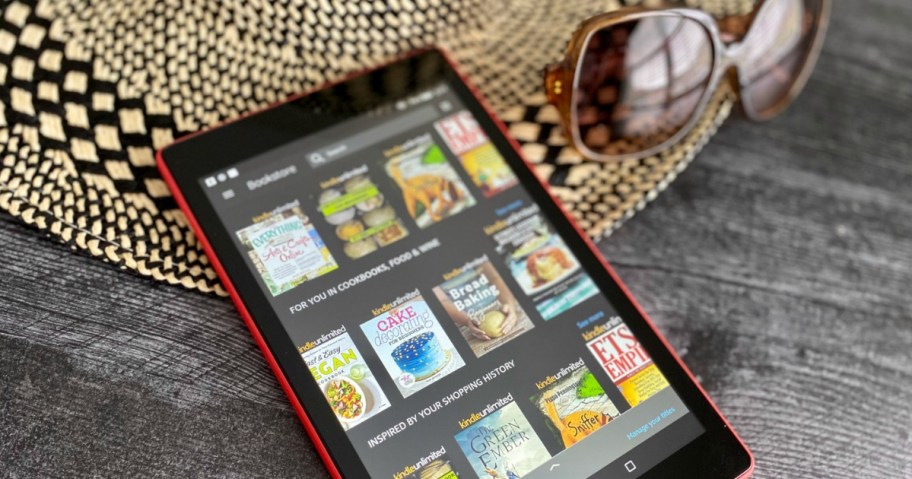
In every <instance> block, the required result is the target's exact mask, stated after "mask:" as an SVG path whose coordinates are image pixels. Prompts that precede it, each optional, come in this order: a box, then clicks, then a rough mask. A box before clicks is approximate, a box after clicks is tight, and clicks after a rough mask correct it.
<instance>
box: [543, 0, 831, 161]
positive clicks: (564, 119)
mask: <svg viewBox="0 0 912 479" xmlns="http://www.w3.org/2000/svg"><path fill="white" fill-rule="evenodd" d="M800 1H804V0H800ZM818 1H819V2H820V10H819V12H818V14H817V17H816V18H815V22H816V25H814V28H815V31H814V33H813V35H814V37H813V38H812V39H811V43H810V46H809V48H807V51H806V52H805V57H804V63H803V64H802V66H801V70H800V71H799V72H798V74H797V76H796V77H795V79H794V81H793V82H792V85H791V87H790V88H789V91H788V93H787V94H786V95H785V96H784V97H783V98H782V99H781V100H779V101H778V102H777V103H776V104H775V105H773V106H772V107H771V108H768V109H767V110H766V111H764V112H763V113H761V112H758V111H757V110H756V109H755V108H754V107H753V105H752V103H751V98H750V95H743V94H741V91H742V88H743V87H744V83H743V81H742V72H741V65H742V64H743V62H744V60H745V56H746V54H747V51H748V50H747V48H746V47H745V45H747V44H748V42H750V41H751V38H752V36H753V35H754V34H755V30H754V29H753V25H754V21H755V20H756V18H757V17H758V16H759V15H760V14H761V13H762V12H763V9H764V8H770V7H769V5H770V4H772V1H771V0H760V1H759V2H758V5H757V6H756V7H755V8H754V9H753V11H752V12H751V13H750V14H749V16H748V18H747V22H746V25H747V29H746V32H745V34H744V35H743V37H742V38H740V39H738V40H737V41H735V42H731V43H728V44H726V43H725V42H723V40H722V35H723V32H722V31H721V30H720V28H719V24H718V22H717V20H716V19H714V18H713V17H712V16H710V15H709V14H708V13H706V12H704V11H702V10H698V9H694V8H669V7H659V8H651V7H642V6H637V7H625V8H622V9H618V10H615V11H612V12H608V13H603V14H600V15H596V16H595V17H592V18H590V19H588V20H586V21H584V22H583V23H582V24H580V26H579V27H578V28H577V30H576V31H575V32H574V33H573V36H572V37H571V40H570V42H569V43H568V45H567V50H566V53H565V55H564V58H563V60H561V61H559V62H557V63H554V64H552V65H549V66H548V67H546V69H545V75H544V76H545V92H546V94H547V97H548V101H549V102H550V103H551V104H552V105H554V107H555V108H557V110H558V114H559V116H560V119H561V124H562V126H563V129H564V135H565V138H569V139H570V140H571V141H572V142H573V145H574V146H575V147H576V148H577V150H578V151H579V152H580V153H582V154H583V156H585V157H586V158H589V159H592V160H595V161H603V162H610V161H622V160H628V159H641V158H646V157H649V156H653V155H655V154H656V153H659V152H661V151H663V150H665V149H667V148H668V145H671V144H674V143H677V142H678V141H680V140H681V138H683V137H684V136H686V135H687V134H688V133H690V132H691V131H692V130H693V129H694V126H695V125H696V124H697V122H698V121H699V120H700V118H701V117H702V116H703V113H704V112H705V111H706V106H707V104H708V103H709V101H710V99H711V98H712V96H713V94H714V93H715V92H716V90H717V89H718V88H719V85H720V83H721V82H722V80H723V79H725V80H727V81H729V82H730V83H731V85H732V87H733V89H734V90H735V91H737V92H738V97H739V104H740V105H741V111H742V112H743V113H744V115H745V116H746V117H747V118H748V119H750V120H752V121H765V120H769V119H771V118H773V117H775V116H777V115H779V114H780V113H782V112H783V111H785V109H786V108H787V107H788V106H789V105H791V103H792V102H793V101H794V100H795V98H796V97H797V96H798V95H799V94H800V93H801V90H802V89H803V88H804V86H805V85H806V84H807V81H808V78H809V77H810V75H811V72H812V71H813V70H814V66H815V64H816V63H817V59H818V58H819V57H820V50H821V48H822V47H823V40H824V38H825V37H826V31H827V27H828V25H829V18H830V11H831V10H832V3H831V0H818ZM656 16H677V17H681V18H684V19H689V20H693V21H696V22H697V23H698V24H700V25H701V26H702V27H703V28H704V30H706V33H707V36H708V37H709V40H710V43H711V46H712V50H713V54H712V56H713V61H712V65H711V66H710V67H711V69H712V70H711V72H710V79H709V82H708V83H707V84H706V88H705V89H704V91H703V93H702V97H701V98H700V100H699V102H697V107H696V108H695V109H694V112H693V113H692V114H691V118H690V119H689V120H688V121H687V123H685V124H684V126H682V127H681V128H680V129H679V130H678V131H677V132H676V133H675V134H674V135H672V136H671V137H669V138H668V139H667V140H665V141H664V142H662V143H659V144H657V145H655V146H653V147H651V148H648V149H645V150H642V151H638V152H632V153H625V154H620V155H605V154H601V153H596V152H594V151H592V150H591V149H590V148H588V147H587V146H586V145H585V143H584V142H583V141H582V138H580V130H579V127H578V125H577V124H576V118H577V115H576V108H577V105H576V102H575V101H574V100H575V99H574V96H575V91H576V86H577V80H578V73H579V72H580V71H581V64H582V61H583V53H584V50H585V48H586V46H587V45H588V44H589V40H590V38H591V37H592V35H593V34H594V33H595V32H598V31H600V30H602V29H605V28H610V27H612V26H614V25H618V24H622V23H626V22H630V21H635V20H640V19H643V18H650V17H656Z"/></svg>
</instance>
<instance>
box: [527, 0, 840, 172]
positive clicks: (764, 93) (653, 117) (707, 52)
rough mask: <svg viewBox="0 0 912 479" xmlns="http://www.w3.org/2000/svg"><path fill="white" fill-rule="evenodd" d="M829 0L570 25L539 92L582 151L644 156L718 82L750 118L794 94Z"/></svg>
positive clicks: (819, 39)
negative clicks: (725, 13)
mask: <svg viewBox="0 0 912 479" xmlns="http://www.w3.org/2000/svg"><path fill="white" fill-rule="evenodd" d="M830 9H831V2H830V0H761V1H760V2H758V5H757V6H756V7H755V8H754V10H753V12H751V13H750V14H748V15H744V16H740V17H739V16H733V17H727V18H724V19H721V20H719V21H718V22H717V21H716V20H714V19H713V18H712V17H710V16H709V15H708V14H707V13H705V12H702V11H700V10H696V9H690V8H663V9H650V8H645V7H634V8H626V9H621V10H618V11H614V12H611V13H607V14H603V15H599V16H596V17H593V18H591V19H589V20H587V21H585V22H583V24H582V25H581V26H580V27H579V29H577V31H576V32H575V33H574V34H573V38H572V40H571V41H570V44H569V45H568V47H567V53H566V56H565V58H564V59H563V61H561V62H559V63H556V64H554V65H551V66H549V67H548V68H547V70H546V72H545V91H546V92H547V94H548V99H549V101H550V102H551V103H552V104H553V105H554V106H555V107H556V108H557V110H558V112H559V113H560V117H561V120H562V123H563V126H564V130H565V134H566V136H567V138H569V139H570V140H571V141H572V142H573V144H574V146H576V148H577V149H578V150H579V151H580V153H582V154H583V155H584V156H586V157H588V158H590V159H593V160H598V161H616V160H625V159H631V158H633V159H637V158H645V157H647V156H651V155H653V154H655V153H657V152H660V151H662V150H663V149H665V148H667V147H668V146H669V145H670V144H673V143H675V142H677V141H678V140H680V139H681V138H682V137H683V136H684V135H686V134H687V133H688V132H689V131H690V130H691V129H693V127H694V126H695V125H696V123H697V121H698V120H699V118H700V116H701V114H702V113H703V111H704V109H705V108H706V105H707V103H708V102H709V100H710V97H711V96H712V94H713V92H714V91H715V90H716V88H717V87H718V86H719V84H720V82H722V81H723V80H724V81H729V82H731V83H732V85H733V86H734V87H735V90H736V91H738V92H739V97H740V104H741V109H742V110H743V112H744V114H745V115H746V116H747V117H748V118H749V119H751V120H754V121H763V120H768V119H770V118H772V117H774V116H776V115H778V114H779V113H781V112H782V111H783V110H785V108H786V107H787V106H788V105H789V104H791V103H792V101H793V100H794V99H795V97H796V96H798V93H799V92H800V91H801V89H802V88H803V87H804V85H805V83H807V79H808V76H810V73H811V71H812V70H813V69H814V64H815V63H816V61H817V57H818V56H819V54H820V48H821V46H822V44H823V39H824V36H825V35H826V27H827V22H828V19H829V14H830Z"/></svg>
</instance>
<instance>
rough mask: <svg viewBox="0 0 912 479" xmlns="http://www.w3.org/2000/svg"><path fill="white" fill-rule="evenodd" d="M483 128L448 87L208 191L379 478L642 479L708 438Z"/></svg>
mask: <svg viewBox="0 0 912 479" xmlns="http://www.w3.org/2000/svg"><path fill="white" fill-rule="evenodd" d="M314 108H318V106H317V107H314ZM473 111H476V112H477V111H478V109H477V107H476V108H474V109H470V108H469V105H468V104H467V100H464V97H460V96H459V95H457V94H455V92H454V91H453V88H452V86H451V85H449V84H448V83H447V82H446V81H441V82H439V83H437V84H432V85H427V86H425V87H423V88H421V89H418V90H416V91H413V92H410V93H409V94H408V95H404V96H402V97H400V98H399V99H398V100H396V101H393V102H386V103H382V102H381V103H380V104H379V105H378V106H377V107H376V108H373V109H371V110H369V111H364V112H361V113H359V114H358V115H356V116H354V117H351V118H348V119H346V120H344V121H341V122H338V123H335V124H333V125H331V126H329V127H327V128H323V129H321V130H320V131H319V132H317V133H315V134H310V135H303V136H301V137H300V138H298V139H296V140H294V141H291V142H287V143H284V144H282V145H280V146H278V147H275V148H271V149H269V150H268V151H263V152H260V153H259V154H257V155H255V156H253V157H251V158H249V159H247V160H244V161H240V162H237V163H235V164H233V165H231V166H230V167H227V168H223V169H221V170H220V171H217V172H214V173H211V174H207V175H205V176H202V177H200V178H199V179H198V182H199V186H200V188H202V189H203V191H204V192H205V196H206V197H207V199H208V201H209V202H210V203H211V205H212V207H213V209H214V211H215V212H216V215H217V218H218V221H219V222H220V223H221V224H222V225H223V226H224V230H225V231H227V232H228V236H229V238H225V239H223V240H227V241H230V243H231V244H233V247H234V248H235V250H236V251H237V252H239V253H240V254H241V255H242V257H243V260H244V263H245V264H246V268H247V269H248V271H249V272H250V273H251V274H250V276H251V277H252V278H255V281H256V283H257V286H258V288H259V291H260V293H261V295H262V297H263V298H265V299H266V301H268V304H269V305H270V307H271V308H272V310H273V312H274V314H275V316H277V317H278V319H279V322H280V323H281V325H282V328H283V329H284V332H285V333H286V334H287V336H288V337H289V338H290V340H291V341H292V342H293V343H294V345H295V346H296V347H297V354H298V355H299V356H300V358H299V360H300V361H301V362H302V363H303V364H304V365H306V369H307V370H308V371H309V372H310V375H311V377H310V378H308V380H310V381H313V382H314V383H315V384H316V385H317V387H318V388H319V391H320V392H321V393H322V395H323V397H324V398H325V403H326V405H327V406H328V410H331V414H333V415H334V416H335V419H336V421H337V423H338V428H339V429H341V430H342V431H344V437H346V438H347V439H348V440H349V441H350V442H351V446H352V447H353V449H354V450H355V451H356V452H357V454H358V456H359V458H360V459H361V460H362V461H363V463H364V466H365V467H366V469H367V470H368V471H370V473H371V474H372V475H373V476H374V477H381V478H394V479H402V478H422V479H427V478H434V479H437V478H455V477H479V478H516V477H542V478H545V477H589V476H593V475H596V474H599V475H612V474H614V475H620V476H621V477H636V476H637V475H639V474H640V473H642V472H643V471H645V470H647V469H648V468H649V466H650V465H654V464H657V463H659V462H661V461H662V459H664V458H665V457H668V456H669V455H671V454H672V453H673V452H674V451H676V450H678V449H680V448H681V447H682V446H684V445H685V444H687V443H688V442H690V441H692V440H693V439H694V438H696V437H697V436H699V435H700V434H701V433H702V432H703V431H704V429H703V427H702V426H701V423H700V421H698V420H697V419H696V417H695V415H694V414H692V413H691V412H690V411H689V410H688V408H687V407H686V405H685V403H684V401H682V399H681V397H680V396H679V395H678V394H677V393H676V392H675V390H674V388H672V387H670V386H669V381H668V380H667V378H666V375H665V374H663V371H662V370H661V369H660V368H659V367H658V366H657V365H656V364H655V363H654V362H653V360H652V358H651V357H650V354H649V353H648V352H647V350H646V348H644V347H643V345H642V344H641V343H640V341H639V340H638V338H637V336H635V335H634V334H633V333H632V331H631V329H630V328H629V327H628V324H627V323H626V322H625V318H623V317H621V316H620V315H619V314H618V312H617V311H616V310H615V308H614V307H613V306H612V304H611V302H610V301H609V300H608V299H607V297H606V296H605V295H604V294H603V293H602V292H601V291H600V289H599V287H598V286H597V284H596V282H595V281H593V274H594V273H593V270H592V269H591V267H589V266H587V262H586V261H583V259H581V254H580V253H579V252H577V253H574V251H573V249H572V248H571V247H570V246H568V242H569V239H568V237H567V236H566V235H562V234H560V233H559V232H558V229H556V228H555V225H554V224H553V222H552V221H550V220H549V219H548V216H547V215H546V214H545V212H544V211H543V208H542V206H541V205H539V204H538V203H537V202H536V201H535V200H534V199H533V195H531V194H530V191H529V189H528V188H527V187H526V186H524V185H523V183H522V182H521V181H520V179H519V176H518V174H517V171H516V170H515V169H514V168H513V167H511V166H510V163H509V162H508V161H506V159H505V156H506V155H507V154H508V152H506V151H504V149H503V148H501V147H498V146H497V145H496V144H495V143H494V142H492V140H491V137H492V136H493V135H494V134H495V132H492V131H490V130H486V128H484V127H482V122H481V121H480V120H481V119H480V118H479V117H478V115H477V114H476V113H473ZM509 153H510V154H515V153H512V152H509ZM588 263H591V261H589V262H588Z"/></svg>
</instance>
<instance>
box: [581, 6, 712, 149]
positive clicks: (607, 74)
mask: <svg viewBox="0 0 912 479" xmlns="http://www.w3.org/2000/svg"><path fill="white" fill-rule="evenodd" d="M713 65H714V60H713V45H712V41H711V39H710V36H709V32H707V31H706V29H705V28H704V27H703V26H702V25H701V24H700V23H699V22H697V21H696V20H693V19H690V18H687V17H684V16H681V15H677V14H656V15H650V16H646V17H642V18H639V19H636V20H631V21H628V22H623V23H619V24H615V25H611V26H610V27H606V28H604V29H601V30H597V31H595V32H594V33H593V34H592V35H590V37H589V39H588V42H587V44H586V45H585V47H584V49H583V56H582V59H581V61H580V65H579V68H578V69H577V72H578V73H577V78H576V79H575V88H574V91H573V122H572V127H573V128H575V130H576V131H575V134H578V135H579V136H578V144H580V145H582V146H583V147H584V148H586V149H588V150H590V151H589V152H584V153H588V154H590V155H593V154H594V155H597V156H602V157H612V156H619V155H630V154H638V153H642V152H644V151H646V150H649V149H651V148H654V147H657V146H660V145H662V144H664V143H665V142H667V141H669V140H670V139H671V138H672V137H673V136H674V135H675V134H677V133H678V132H680V131H681V130H682V129H683V128H684V127H685V126H686V125H688V122H689V120H690V119H691V118H692V117H693V115H694V113H695V112H696V110H697V108H698V107H699V105H700V101H701V99H702V98H703V96H704V95H705V94H706V90H707V87H708V85H709V82H710V79H711V77H712V73H713V72H712V70H713Z"/></svg>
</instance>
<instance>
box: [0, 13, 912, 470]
mask: <svg viewBox="0 0 912 479" xmlns="http://www.w3.org/2000/svg"><path fill="white" fill-rule="evenodd" d="M910 21H912V5H910V4H909V3H908V2H904V1H902V0H876V1H870V2H852V1H847V2H838V3H837V5H836V8H835V12H834V19H833V25H832V27H831V34H830V37H829V41H828V43H827V46H826V49H825V51H824V55H823V57H822V59H821V62H820V64H819V67H818V71H817V72H816V73H815V75H814V76H813V77H812V79H811V82H810V84H809V86H808V91H807V92H806V94H804V95H803V96H802V97H801V98H800V99H799V101H798V103H797V104H796V105H795V106H794V108H793V109H792V110H790V111H789V112H788V113H787V114H786V115H784V116H783V117H781V118H779V119H777V120H775V121H773V122H771V123H767V124H763V125H755V124H749V123H746V122H744V121H739V120H737V119H733V120H732V121H730V122H729V123H728V124H727V125H726V126H725V127H724V128H723V129H722V131H721V132H720V133H719V134H718V135H717V136H716V137H714V139H713V141H712V142H711V143H710V145H709V146H707V148H706V149H705V150H704V152H703V153H702V154H701V155H700V156H699V157H698V159H697V160H696V161H695V163H694V164H693V165H692V166H691V167H690V168H689V169H688V170H687V171H686V172H685V173H684V174H683V175H681V177H680V178H679V179H678V180H677V181H676V182H675V183H674V184H673V185H672V186H671V187H670V188H669V189H668V190H667V191H666V192H665V193H663V194H662V195H661V196H660V197H659V198H658V200H656V202H655V203H654V204H653V205H651V206H650V207H649V208H647V210H646V211H644V212H643V213H641V214H640V215H638V216H637V217H636V218H634V219H633V220H631V221H630V222H629V223H628V224H626V225H625V226H624V227H623V228H621V229H620V230H619V231H618V232H617V233H615V235H614V236H613V237H612V238H610V239H609V240H606V241H603V242H601V244H600V248H601V250H602V251H603V253H604V254H605V255H606V257H607V258H608V259H609V260H610V261H612V262H613V263H614V265H615V266H616V268H617V269H618V271H619V273H620V274H621V276H622V277H623V278H624V279H625V280H626V281H627V283H628V285H629V286H630V288H631V290H632V291H633V293H634V294H635V295H636V296H637V298H638V299H639V300H640V302H641V303H642V304H643V306H644V308H645V309H646V310H647V311H648V312H649V313H650V314H651V315H652V316H653V319H655V321H656V322H657V323H658V325H659V327H660V329H661V330H662V331H664V332H665V333H666V334H667V335H668V336H669V339H670V341H671V342H672V344H673V345H674V346H675V347H677V348H678V349H679V351H680V352H681V353H682V355H683V357H684V359H685V361H686V362H687V363H688V364H689V365H690V366H691V368H692V369H693V370H694V372H695V373H696V374H697V375H698V376H699V378H700V380H701V382H702V383H703V384H704V386H706V387H707V389H708V391H709V393H710V394H711V395H712V396H713V397H714V398H715V399H716V400H717V401H718V403H719V405H720V407H721V409H722V410H723V412H725V413H726V415H727V416H728V417H729V419H730V420H731V422H732V423H733V425H734V427H735V428H736V429H737V430H738V431H739V432H740V433H741V434H742V436H743V437H744V438H745V440H746V441H747V442H748V444H749V445H750V446H751V447H752V449H753V451H754V452H755V454H756V456H757V463H758V471H757V474H756V477H761V478H765V477H771V478H780V477H808V478H818V477H827V478H859V477H860V478H882V477H887V478H894V477H895V478H907V477H912V438H910V435H912V305H910V300H909V285H910V284H912V220H910V218H912V188H910V186H909V185H910V184H912V128H910V126H912V122H910V111H912V62H909V61H908V59H909V58H910V55H909V52H910V51H912V34H910V33H909V32H910V31H909V29H908V24H909V22H910ZM0 244H3V246H4V247H3V248H0V464H2V465H3V468H2V471H4V472H5V474H6V475H9V476H11V477H98V476H102V477H113V476H128V475H136V476H143V477H146V476H151V477H174V476H185V477H197V476H218V477H226V476H228V477H325V472H324V471H323V469H322V466H321V465H320V463H319V460H318V458H317V456H316V454H315V452H314V450H313V447H312V445H311V444H310V443H309V441H308V440H307V438H306V436H305V435H304V433H303V430H302V429H301V427H300V426H299V425H298V423H297V420H296V418H295V417H294V415H293V413H292V411H291V409H290V407H289V406H288V405H287V403H286V400H285V399H284V397H283V396H282V393H281V391H280V390H279V388H278V387H277V385H276V382H275V380H274V379H273V378H272V376H271V374H270V372H269V371H268V368H267V367H266V365H265V363H264V361H263V360H262V358H261V357H260V354H259V352H258V351H257V350H256V347H255V346H254V344H253V342H252V340H251V339H250V338H249V335H248V333H247V332H246V330H245V329H244V327H243V325H242V324H241V322H240V321H239V319H238V318H237V315H236V313H235V312H234V310H233V308H232V306H231V305H230V303H229V302H228V301H225V300H222V299H218V298H213V297H207V296H203V295H199V294H196V293H191V292H187V291H184V290H182V289H180V288H176V287H170V286H164V285H159V284H155V283H153V282H151V281H149V280H146V279H144V278H139V277H136V276H134V275H132V274H129V273H126V272H122V271H118V270H116V268H114V267H112V266H110V265H106V264H102V263H99V262H97V261H95V260H92V259H90V258H87V257H84V256H82V255H77V254H73V253H71V252H70V251H69V250H68V249H66V248H65V247H61V246H60V245H59V244H57V243H55V242H53V241H50V240H46V239H43V238H40V237H38V235H37V234H36V233H35V232H34V231H33V230H31V229H28V228H25V227H23V226H21V225H20V224H18V223H17V222H15V221H14V220H11V219H10V218H8V217H5V216H2V217H0ZM0 475H4V474H0Z"/></svg>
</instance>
